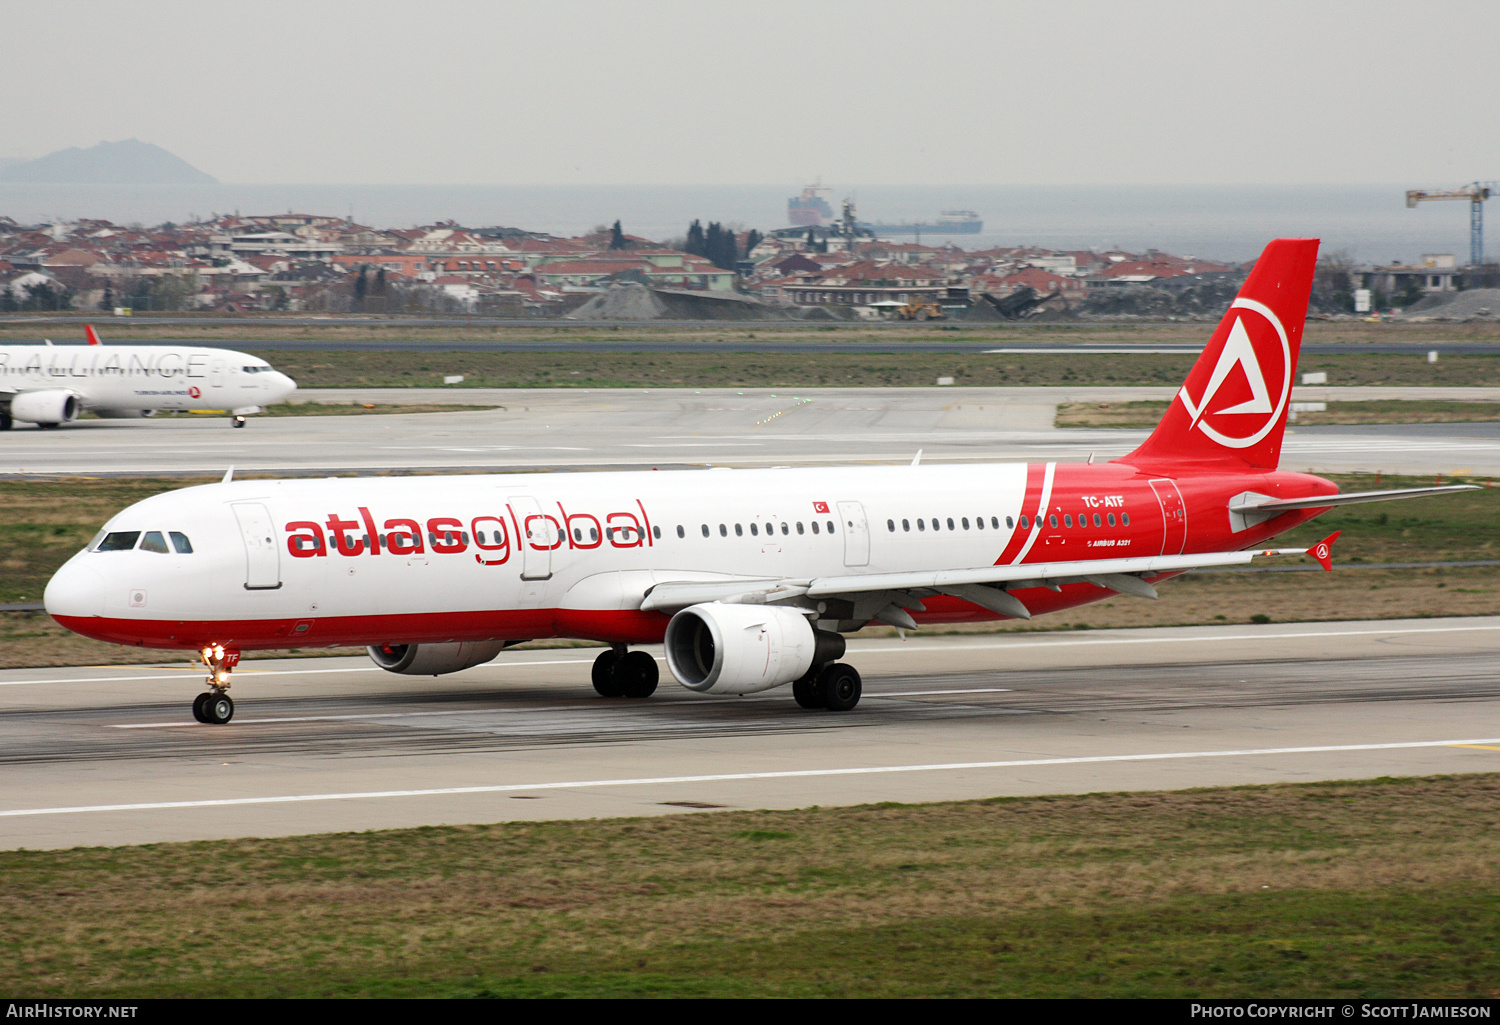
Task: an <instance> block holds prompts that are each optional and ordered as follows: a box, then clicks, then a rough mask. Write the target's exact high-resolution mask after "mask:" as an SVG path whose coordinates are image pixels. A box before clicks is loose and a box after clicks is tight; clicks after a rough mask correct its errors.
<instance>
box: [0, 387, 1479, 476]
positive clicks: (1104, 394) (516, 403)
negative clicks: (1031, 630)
mask: <svg viewBox="0 0 1500 1025" xmlns="http://www.w3.org/2000/svg"><path fill="white" fill-rule="evenodd" d="M1430 393H1435V394H1430ZM1173 394H1175V391H1174V389H1171V388H1098V387H1079V388H853V389H831V388H830V389H800V390H799V389H778V390H771V389H743V390H741V389H701V390H692V389H645V390H643V389H481V388H452V389H391V390H381V389H368V390H361V389H331V390H328V391H302V392H299V393H298V395H297V398H298V399H299V400H300V401H330V402H350V401H358V402H371V403H382V402H385V403H390V402H395V403H402V402H433V401H438V402H450V403H473V404H485V405H493V406H495V407H498V408H494V409H489V410H482V411H473V412H456V413H422V414H410V415H407V414H392V415H378V416H319V417H266V418H258V419H252V420H251V422H250V424H249V425H248V426H247V427H246V428H245V429H243V430H231V429H229V428H228V421H227V419H200V418H186V417H175V418H174V417H158V418H154V419H150V420H85V421H78V422H76V423H72V424H68V425H66V426H65V427H62V428H59V429H57V430H47V431H44V430H38V429H35V428H18V429H16V430H14V431H9V432H6V433H4V434H0V474H37V475H52V474H79V475H93V474H167V475H174V474H175V475H187V474H222V473H223V472H224V470H225V468H226V467H229V466H234V467H236V468H237V470H238V471H239V472H241V473H246V472H258V473H265V472H270V473H288V474H311V473H347V472H355V473H378V472H387V471H397V472H400V471H423V470H481V469H483V470H494V471H505V470H549V469H563V468H619V469H626V468H642V467H652V466H659V467H662V468H667V467H676V466H704V465H708V464H713V465H721V466H747V467H749V466H790V465H809V464H837V463H904V462H909V461H910V460H911V459H912V457H913V456H914V455H915V454H916V452H917V450H919V449H920V450H922V452H923V459H924V460H927V461H976V462H978V461H999V460H1029V461H1040V460H1052V459H1056V460H1084V459H1087V458H1089V456H1090V455H1093V456H1094V457H1095V458H1097V459H1109V458H1113V457H1115V456H1119V455H1123V454H1125V453H1126V452H1129V451H1130V450H1131V449H1132V448H1134V447H1135V446H1136V445H1137V444H1139V442H1140V441H1141V439H1142V438H1144V437H1145V436H1146V433H1147V432H1145V431H1138V430H1058V429H1055V428H1054V427H1053V426H1052V419H1053V413H1054V410H1055V408H1056V406H1057V404H1058V403H1059V402H1125V401H1134V400H1137V399H1142V398H1152V399H1169V398H1171V396H1172V395H1173ZM1293 397H1294V398H1295V399H1298V400H1320V399H1322V400H1327V399H1352V398H1403V397H1404V398H1433V397H1441V398H1446V399H1452V400H1467V401H1475V400H1496V399H1500V389H1493V388H1462V389H1453V388H1448V389H1426V388H1418V389H1402V388H1314V389H1298V390H1296V391H1294V393H1293ZM1282 467H1283V468H1284V469H1292V470H1308V471H1313V472H1353V471H1367V472H1375V471H1383V472H1386V473H1411V474H1427V473H1436V472H1441V473H1443V474H1445V475H1455V474H1478V475H1485V474H1496V473H1500V424H1497V423H1480V424H1426V425H1403V426H1398V427H1298V426H1296V425H1293V426H1291V427H1290V428H1289V429H1288V432H1287V437H1286V441H1285V445H1284V447H1283V450H1282Z"/></svg>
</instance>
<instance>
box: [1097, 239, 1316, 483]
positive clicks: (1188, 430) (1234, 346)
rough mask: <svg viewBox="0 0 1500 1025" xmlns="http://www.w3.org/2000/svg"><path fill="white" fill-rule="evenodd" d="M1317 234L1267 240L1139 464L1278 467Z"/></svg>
mask: <svg viewBox="0 0 1500 1025" xmlns="http://www.w3.org/2000/svg"><path fill="white" fill-rule="evenodd" d="M1317 259H1318V240H1317V239H1315V238H1279V239H1276V240H1275V241H1274V242H1272V243H1271V244H1270V245H1268V246H1266V249H1265V252H1263V253H1261V254H1260V259H1259V260H1257V261H1256V263H1255V269H1254V270H1252V271H1251V272H1250V277H1249V278H1248V279H1247V280H1246V281H1245V285H1244V287H1243V288H1241V289H1240V294H1239V296H1238V297H1236V299H1235V300H1234V302H1233V303H1231V304H1230V307H1229V311H1228V312H1227V313H1225V314H1224V319H1223V320H1221V321H1219V327H1218V329H1217V330H1215V331H1214V333H1213V337H1212V338H1210V339H1209V340H1208V345H1206V346H1204V349H1203V354H1202V355H1201V356H1199V357H1198V362H1197V363H1194V364H1193V369H1192V370H1191V371H1190V372H1189V373H1188V376H1187V381H1186V382H1185V383H1184V384H1183V386H1182V388H1181V389H1179V390H1178V392H1177V397H1176V398H1174V399H1173V400H1172V404H1171V405H1170V406H1169V407H1168V408H1167V413H1166V416H1164V417H1162V420H1161V423H1160V424H1158V425H1157V427H1156V430H1155V431H1154V432H1152V434H1151V437H1149V438H1147V439H1146V441H1145V443H1144V444H1142V445H1141V447H1140V448H1138V449H1136V450H1135V451H1134V452H1132V453H1131V454H1130V455H1128V456H1125V457H1124V458H1122V459H1121V460H1120V462H1122V463H1129V464H1131V465H1133V466H1141V467H1148V466H1149V467H1150V468H1152V469H1153V470H1156V469H1161V470H1167V469H1169V468H1177V467H1198V468H1216V469H1261V470H1274V469H1275V468H1276V465H1277V463H1278V462H1280V460H1281V435H1282V432H1283V431H1284V430H1285V428H1286V414H1287V405H1288V399H1289V398H1290V397H1291V393H1292V378H1293V376H1294V375H1295V374H1296V372H1297V353H1298V350H1299V349H1300V348H1301V346H1302V325H1303V322H1304V321H1305V320H1306V319H1307V297H1308V295H1309V294H1310V293H1311V292H1312V278H1313V268H1314V265H1315V264H1316V263H1317Z"/></svg>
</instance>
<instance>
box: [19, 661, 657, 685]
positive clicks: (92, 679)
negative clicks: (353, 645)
mask: <svg viewBox="0 0 1500 1025" xmlns="http://www.w3.org/2000/svg"><path fill="white" fill-rule="evenodd" d="M656 660H657V661H658V662H660V661H663V658H662V656H660V655H658V656H656ZM592 661H593V659H592V658H553V659H535V660H533V661H530V662H494V663H490V662H486V663H484V664H485V665H486V666H489V667H490V668H493V669H519V668H522V667H523V666H560V665H573V664H575V663H579V662H592ZM377 670H379V671H381V672H384V670H382V669H380V667H379V666H376V665H368V666H344V667H343V668H341V669H240V670H236V672H235V675H236V676H237V677H238V676H314V675H318V674H322V673H373V672H376V671H377ZM179 671H182V672H186V671H188V670H179ZM191 671H192V672H197V673H201V672H203V671H204V670H202V669H193V670H191ZM180 679H182V677H180V676H84V677H59V678H58V679H53V680H0V687H20V686H22V685H25V684H38V683H121V682H131V681H135V680H180Z"/></svg>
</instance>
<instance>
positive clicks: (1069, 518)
mask: <svg viewBox="0 0 1500 1025" xmlns="http://www.w3.org/2000/svg"><path fill="white" fill-rule="evenodd" d="M1106 522H1108V523H1109V525H1110V526H1111V527H1113V526H1115V525H1116V522H1117V521H1116V520H1115V514H1114V513H1106V514H1105V515H1104V516H1100V515H1099V514H1098V513H1094V526H1096V527H1102V526H1104V524H1105V523H1106ZM1118 523H1119V525H1120V526H1122V527H1128V526H1130V514H1129V513H1121V514H1120V518H1119V520H1118ZM1047 525H1048V526H1050V527H1052V528H1053V529H1054V530H1056V529H1057V513H1053V514H1052V515H1050V516H1048V517H1047ZM1062 525H1063V526H1064V527H1071V526H1073V514H1072V513H1063V518H1062ZM1088 525H1089V514H1088V513H1079V514H1078V526H1079V527H1087V526H1088Z"/></svg>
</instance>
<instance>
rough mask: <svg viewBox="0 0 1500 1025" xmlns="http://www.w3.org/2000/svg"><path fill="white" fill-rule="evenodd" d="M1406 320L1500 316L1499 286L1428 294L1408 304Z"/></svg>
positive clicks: (1472, 318) (1468, 318)
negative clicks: (1416, 301)
mask: <svg viewBox="0 0 1500 1025" xmlns="http://www.w3.org/2000/svg"><path fill="white" fill-rule="evenodd" d="M1403 316H1404V319H1407V320H1475V319H1481V318H1485V317H1500V288H1471V289H1470V290H1469V291H1467V292H1448V293H1445V294H1442V295H1430V296H1428V297H1427V298H1426V299H1423V300H1422V301H1420V302H1418V303H1414V304H1412V305H1411V306H1408V307H1407V308H1406V310H1405V313H1404V315H1403Z"/></svg>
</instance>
